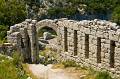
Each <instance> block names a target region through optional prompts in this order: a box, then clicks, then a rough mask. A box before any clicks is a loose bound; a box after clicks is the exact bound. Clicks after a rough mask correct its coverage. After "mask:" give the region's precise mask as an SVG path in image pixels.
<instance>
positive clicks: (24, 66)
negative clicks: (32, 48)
mask: <svg viewBox="0 0 120 79" xmlns="http://www.w3.org/2000/svg"><path fill="white" fill-rule="evenodd" d="M22 66H23V68H24V70H25V72H26V73H27V75H28V76H30V77H31V78H32V79H37V77H36V76H35V75H33V73H32V72H31V71H30V69H29V67H28V64H22Z"/></svg>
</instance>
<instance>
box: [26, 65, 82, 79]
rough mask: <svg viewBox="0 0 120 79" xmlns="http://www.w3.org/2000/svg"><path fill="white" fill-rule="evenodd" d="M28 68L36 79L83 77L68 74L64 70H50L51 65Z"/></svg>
mask: <svg viewBox="0 0 120 79" xmlns="http://www.w3.org/2000/svg"><path fill="white" fill-rule="evenodd" d="M28 66H29V69H30V71H31V72H32V73H33V74H34V75H35V76H36V77H37V78H38V79H81V78H80V77H82V76H84V75H82V74H80V73H76V72H68V71H66V70H65V69H52V65H48V66H44V65H41V64H38V65H35V64H30V65H28Z"/></svg>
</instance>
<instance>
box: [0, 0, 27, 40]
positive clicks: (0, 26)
mask: <svg viewBox="0 0 120 79" xmlns="http://www.w3.org/2000/svg"><path fill="white" fill-rule="evenodd" d="M25 18H26V6H25V2H24V0H0V40H3V39H4V37H5V36H6V35H7V30H8V26H11V25H14V24H16V23H20V22H22V21H23V20H24V19H25Z"/></svg>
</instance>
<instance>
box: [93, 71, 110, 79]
mask: <svg viewBox="0 0 120 79" xmlns="http://www.w3.org/2000/svg"><path fill="white" fill-rule="evenodd" d="M95 79H112V78H111V76H110V75H109V73H108V72H105V71H104V72H98V73H97V74H96V78H95Z"/></svg>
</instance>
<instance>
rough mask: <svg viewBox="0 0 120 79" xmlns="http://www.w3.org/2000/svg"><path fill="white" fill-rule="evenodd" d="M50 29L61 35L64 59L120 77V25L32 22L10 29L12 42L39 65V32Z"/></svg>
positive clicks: (58, 38)
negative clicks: (45, 28)
mask: <svg viewBox="0 0 120 79" xmlns="http://www.w3.org/2000/svg"><path fill="white" fill-rule="evenodd" d="M46 26H48V27H50V28H52V29H54V30H55V31H56V32H57V41H58V42H57V45H58V46H57V47H58V48H57V50H58V54H60V57H61V58H62V59H65V60H66V59H71V60H75V61H76V62H77V63H79V64H81V65H83V66H88V67H92V68H94V69H96V70H101V69H104V70H107V71H109V72H110V73H111V74H114V75H115V76H120V26H118V25H117V24H116V23H112V22H109V21H105V20H97V19H95V20H83V21H74V20H68V19H55V20H48V19H46V20H42V21H39V22H37V21H35V20H29V19H27V20H26V21H24V22H22V23H20V24H16V25H14V26H11V27H10V31H8V42H9V43H12V44H13V45H15V46H16V48H17V50H19V52H21V53H22V54H23V55H24V59H25V60H30V59H31V60H32V62H34V63H37V61H38V59H39V57H38V40H37V30H39V29H41V28H43V27H46Z"/></svg>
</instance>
